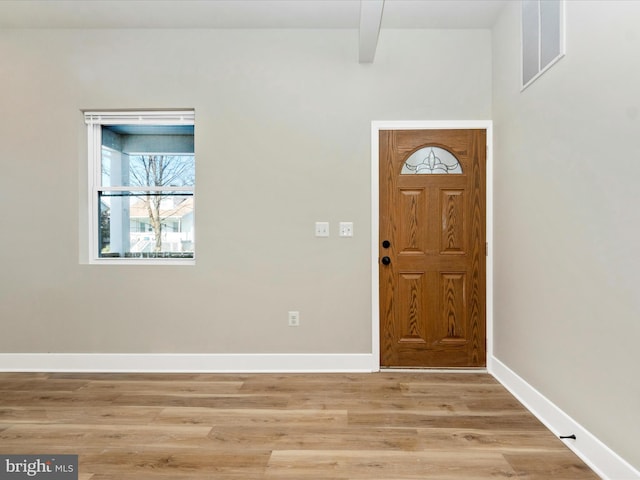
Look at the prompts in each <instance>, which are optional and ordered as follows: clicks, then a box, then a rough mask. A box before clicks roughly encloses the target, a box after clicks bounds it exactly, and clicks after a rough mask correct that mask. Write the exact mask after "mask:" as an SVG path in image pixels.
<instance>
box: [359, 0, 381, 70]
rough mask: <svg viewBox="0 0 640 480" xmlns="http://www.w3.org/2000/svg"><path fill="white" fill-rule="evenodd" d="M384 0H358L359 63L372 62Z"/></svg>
mask: <svg viewBox="0 0 640 480" xmlns="http://www.w3.org/2000/svg"><path fill="white" fill-rule="evenodd" d="M383 7H384V0H360V63H373V58H374V57H375V56H376V47H377V46H378V35H379V34H380V23H381V22H382V10H383Z"/></svg>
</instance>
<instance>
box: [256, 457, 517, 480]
mask: <svg viewBox="0 0 640 480" xmlns="http://www.w3.org/2000/svg"><path fill="white" fill-rule="evenodd" d="M318 472H323V476H322V477H316V476H317V475H318ZM327 473H330V474H331V475H330V476H327ZM496 477H498V478H500V477H503V478H509V477H515V471H514V470H513V468H512V467H511V466H510V465H509V463H508V462H507V461H506V460H505V459H504V458H503V456H502V455H501V454H499V453H495V452H479V453H477V452H476V453H473V454H465V455H460V454H459V453H457V452H449V453H444V452H428V451H421V452H389V451H385V450H382V451H376V450H371V451H364V452H363V451H359V452H351V451H349V452H345V451H329V450H323V451H302V450H286V451H274V452H273V454H272V455H271V460H270V461H269V465H268V467H267V472H266V476H265V478H279V479H301V478H304V479H307V478H345V479H351V480H355V479H367V480H370V479H372V478H380V479H382V478H388V479H390V478H392V479H397V480H400V479H425V478H429V479H437V480H460V479H465V480H473V479H485V478H496Z"/></svg>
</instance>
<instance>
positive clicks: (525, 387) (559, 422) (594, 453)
mask: <svg viewBox="0 0 640 480" xmlns="http://www.w3.org/2000/svg"><path fill="white" fill-rule="evenodd" d="M489 365H490V369H489V373H491V374H492V375H493V376H494V377H495V378H496V380H498V381H499V382H500V383H501V384H502V385H503V386H504V387H505V388H506V389H507V390H509V392H511V394H512V395H513V396H515V397H516V398H517V399H518V400H519V401H520V402H521V403H522V404H523V405H524V406H525V407H526V408H527V409H528V410H529V411H530V412H531V413H532V414H533V415H535V416H536V417H537V418H538V420H540V421H541V422H542V423H543V424H544V425H545V426H546V427H547V428H548V429H549V430H551V432H552V433H553V434H555V435H556V436H560V435H571V434H575V436H576V439H575V440H570V439H567V440H563V441H564V443H565V445H567V447H569V448H570V449H571V450H572V451H573V452H574V453H575V454H576V455H577V456H578V457H580V459H582V461H584V462H585V463H586V464H587V465H589V467H590V468H591V469H592V470H593V471H594V472H595V473H596V474H598V475H599V476H600V477H601V478H603V479H605V480H636V479H640V472H639V471H638V470H636V469H635V468H634V467H633V466H632V465H630V464H629V463H628V462H627V461H625V460H624V459H623V458H621V457H620V456H619V455H618V454H617V453H615V452H614V451H613V450H611V449H610V448H609V447H607V446H606V445H605V444H604V443H602V442H601V441H600V440H599V439H598V438H597V437H595V436H594V435H593V434H592V433H591V432H589V431H588V430H586V429H585V428H584V427H582V425H580V424H579V423H578V422H576V421H575V420H574V419H573V418H571V417H570V416H569V415H567V414H566V413H565V412H564V411H562V410H561V409H560V408H558V407H557V406H556V405H555V404H554V403H553V402H551V401H550V400H549V399H548V398H546V397H545V396H544V395H542V394H541V393H540V392H538V391H537V390H536V389H535V388H534V387H532V386H531V385H529V384H528V383H527V382H526V381H525V380H524V379H523V378H522V377H520V376H519V375H518V374H517V373H515V372H514V371H513V370H511V369H510V368H509V367H507V366H506V365H505V364H504V363H502V362H501V361H500V360H498V359H497V358H495V357H493V358H492V359H491V361H490V362H489Z"/></svg>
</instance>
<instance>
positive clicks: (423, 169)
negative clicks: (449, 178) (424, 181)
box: [400, 147, 462, 175]
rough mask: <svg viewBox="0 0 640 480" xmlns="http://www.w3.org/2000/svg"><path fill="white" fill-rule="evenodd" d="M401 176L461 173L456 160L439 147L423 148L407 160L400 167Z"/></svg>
mask: <svg viewBox="0 0 640 480" xmlns="http://www.w3.org/2000/svg"><path fill="white" fill-rule="evenodd" d="M400 173H401V174H403V175H412V174H443V173H444V174H447V173H453V174H455V173H458V174H459V173H462V167H461V166H460V162H458V159H457V158H456V157H455V156H454V155H453V154H452V153H451V152H449V151H448V150H445V149H444V148H440V147H425V148H421V149H420V150H417V151H415V152H413V153H412V154H411V156H410V157H409V158H407V160H406V162H404V165H403V166H402V171H401V172H400Z"/></svg>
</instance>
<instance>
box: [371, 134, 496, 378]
mask: <svg viewBox="0 0 640 480" xmlns="http://www.w3.org/2000/svg"><path fill="white" fill-rule="evenodd" d="M379 134H380V166H379V168H380V245H379V275H380V362H381V363H380V364H381V366H382V367H483V366H485V365H486V347H485V344H486V321H485V298H486V293H485V292H486V281H485V263H486V262H485V258H486V253H485V252H486V243H485V242H486V240H485V223H486V222H485V215H486V212H485V210H486V209H485V203H486V202H485V200H486V196H485V171H486V131H485V130H383V131H380V133H379Z"/></svg>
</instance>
